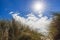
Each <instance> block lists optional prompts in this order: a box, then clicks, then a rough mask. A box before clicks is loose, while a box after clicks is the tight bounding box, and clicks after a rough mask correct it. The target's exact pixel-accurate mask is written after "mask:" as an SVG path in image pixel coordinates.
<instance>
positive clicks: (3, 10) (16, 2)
mask: <svg viewBox="0 0 60 40" xmlns="http://www.w3.org/2000/svg"><path fill="white" fill-rule="evenodd" d="M44 1H45V2H46V4H48V6H47V9H46V10H45V12H44V13H45V14H44V15H47V16H49V15H50V12H51V11H54V12H59V11H60V0H44ZM31 2H32V0H0V18H6V19H10V18H11V15H10V14H9V12H11V11H13V12H19V13H21V14H20V16H23V17H25V15H26V14H28V13H30V12H31V11H32V10H31V9H30V8H29V6H30V4H31Z"/></svg>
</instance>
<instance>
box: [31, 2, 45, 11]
mask: <svg viewBox="0 0 60 40" xmlns="http://www.w3.org/2000/svg"><path fill="white" fill-rule="evenodd" d="M32 9H33V10H34V11H35V12H39V11H43V10H44V4H43V3H41V2H35V3H33V5H32Z"/></svg>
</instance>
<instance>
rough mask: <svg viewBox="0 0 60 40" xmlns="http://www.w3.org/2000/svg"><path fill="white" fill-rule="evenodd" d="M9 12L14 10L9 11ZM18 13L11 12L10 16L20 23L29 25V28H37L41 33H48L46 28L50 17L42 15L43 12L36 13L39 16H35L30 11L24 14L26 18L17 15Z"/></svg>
mask: <svg viewBox="0 0 60 40" xmlns="http://www.w3.org/2000/svg"><path fill="white" fill-rule="evenodd" d="M10 13H11V14H12V13H14V12H10ZM18 15H19V14H18V13H14V14H12V17H13V18H14V19H15V20H16V21H18V22H21V23H22V24H26V25H29V28H31V29H34V30H37V31H38V32H41V33H42V34H44V35H46V34H45V33H48V29H49V27H48V26H49V24H50V22H51V20H52V19H51V18H50V19H48V17H47V16H44V17H43V16H42V15H43V14H39V15H38V14H37V16H39V17H40V18H38V17H36V16H35V15H34V14H33V13H30V14H28V15H26V16H28V18H24V17H21V16H18Z"/></svg>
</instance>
